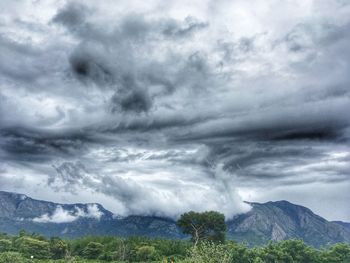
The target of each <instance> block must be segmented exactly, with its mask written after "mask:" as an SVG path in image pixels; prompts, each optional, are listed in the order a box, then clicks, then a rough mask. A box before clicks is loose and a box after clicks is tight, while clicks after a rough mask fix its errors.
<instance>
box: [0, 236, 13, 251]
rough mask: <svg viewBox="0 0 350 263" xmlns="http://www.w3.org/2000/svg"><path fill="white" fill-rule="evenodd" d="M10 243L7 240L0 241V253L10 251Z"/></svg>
mask: <svg viewBox="0 0 350 263" xmlns="http://www.w3.org/2000/svg"><path fill="white" fill-rule="evenodd" d="M11 247H12V242H11V240H8V239H0V253H1V252H6V251H9V250H11Z"/></svg>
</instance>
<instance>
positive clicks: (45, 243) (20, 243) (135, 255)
mask: <svg viewBox="0 0 350 263" xmlns="http://www.w3.org/2000/svg"><path fill="white" fill-rule="evenodd" d="M177 223H178V226H179V227H180V228H181V229H182V230H183V232H184V233H186V234H188V235H190V237H191V238H190V239H186V240H169V239H151V238H146V237H129V238H120V237H111V236H101V237H84V238H78V239H73V240H63V239H61V238H58V237H52V238H45V237H44V236H41V235H38V234H35V233H27V232H25V231H20V233H19V234H18V235H16V236H10V235H7V234H0V263H27V262H28V263H29V262H42V263H44V262H45V263H46V262H56V263H63V262H70V263H78V262H80V263H83V262H90V263H92V262H167V263H168V262H169V263H170V262H180V263H350V246H349V244H335V245H333V246H329V247H327V248H323V249H315V248H313V247H311V246H308V245H306V244H305V243H304V242H303V241H301V240H286V241H282V242H278V243H272V242H271V243H269V244H268V245H266V246H264V247H254V248H250V247H248V246H247V245H245V244H241V243H236V242H234V241H229V240H225V231H226V225H225V217H224V216H223V215H222V214H220V213H218V212H213V211H210V212H204V213H196V212H188V213H185V214H183V215H182V216H181V217H180V219H179V220H178V222H177Z"/></svg>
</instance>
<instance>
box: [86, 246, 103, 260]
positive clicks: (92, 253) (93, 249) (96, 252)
mask: <svg viewBox="0 0 350 263" xmlns="http://www.w3.org/2000/svg"><path fill="white" fill-rule="evenodd" d="M102 252H103V245H102V244H101V243H98V242H90V243H89V244H88V245H87V246H86V247H85V248H84V250H83V256H84V257H85V258H88V259H97V258H98V257H99V256H100V255H101V254H102Z"/></svg>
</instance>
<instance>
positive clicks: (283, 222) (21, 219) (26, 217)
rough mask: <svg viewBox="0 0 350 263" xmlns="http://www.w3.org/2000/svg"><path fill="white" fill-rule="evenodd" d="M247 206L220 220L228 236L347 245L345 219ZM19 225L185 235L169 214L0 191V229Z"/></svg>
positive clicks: (276, 205)
mask: <svg viewBox="0 0 350 263" xmlns="http://www.w3.org/2000/svg"><path fill="white" fill-rule="evenodd" d="M249 204H250V205H251V207H252V209H251V210H250V211H249V212H247V213H244V214H239V215H237V216H235V217H234V218H233V219H231V220H228V221H227V222H226V224H227V230H228V231H227V237H228V238H229V239H232V240H236V241H239V242H245V243H247V244H248V245H250V246H254V245H263V244H266V243H267V242H269V241H281V240H285V239H291V238H297V239H303V240H304V241H305V242H306V243H307V244H309V245H312V246H315V247H321V246H327V245H330V244H334V243H337V242H346V243H350V224H349V223H346V222H341V221H334V222H330V221H327V220H326V219H324V218H322V217H320V216H318V215H316V214H314V213H313V212H312V211H311V210H310V209H308V208H306V207H303V206H300V205H296V204H292V203H290V202H288V201H276V202H267V203H252V202H249ZM22 229H24V230H26V231H28V232H35V233H39V234H42V235H45V236H60V237H64V238H76V237H82V236H86V235H114V236H122V237H128V236H135V235H138V236H147V237H163V238H171V239H185V238H188V237H187V236H185V235H184V234H182V233H181V230H180V229H179V228H178V227H177V225H176V222H175V221H174V220H173V219H170V218H164V217H156V216H141V215H130V216H126V217H120V216H116V215H114V214H113V213H112V212H110V211H108V210H106V209H105V208H104V207H103V206H101V205H100V204H58V203H53V202H47V201H41V200H36V199H32V198H30V197H28V196H26V195H23V194H17V193H11V192H4V191H0V232H4V233H8V234H17V233H18V232H19V231H20V230H22Z"/></svg>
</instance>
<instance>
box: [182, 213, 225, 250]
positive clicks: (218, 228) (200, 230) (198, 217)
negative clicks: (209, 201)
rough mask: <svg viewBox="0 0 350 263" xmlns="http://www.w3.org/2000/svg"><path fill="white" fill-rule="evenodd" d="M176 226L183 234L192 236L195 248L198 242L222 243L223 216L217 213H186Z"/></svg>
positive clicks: (223, 235)
mask: <svg viewBox="0 0 350 263" xmlns="http://www.w3.org/2000/svg"><path fill="white" fill-rule="evenodd" d="M177 225H178V226H179V227H180V228H181V229H182V231H183V233H185V234H189V235H191V236H192V241H193V243H194V245H195V246H196V245H197V244H198V243H199V242H200V241H212V242H224V241H225V233H226V224H225V216H224V215H223V214H221V213H219V212H215V211H207V212H203V213H197V212H193V211H190V212H187V213H184V214H182V215H181V217H180V219H179V220H178V221H177Z"/></svg>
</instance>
